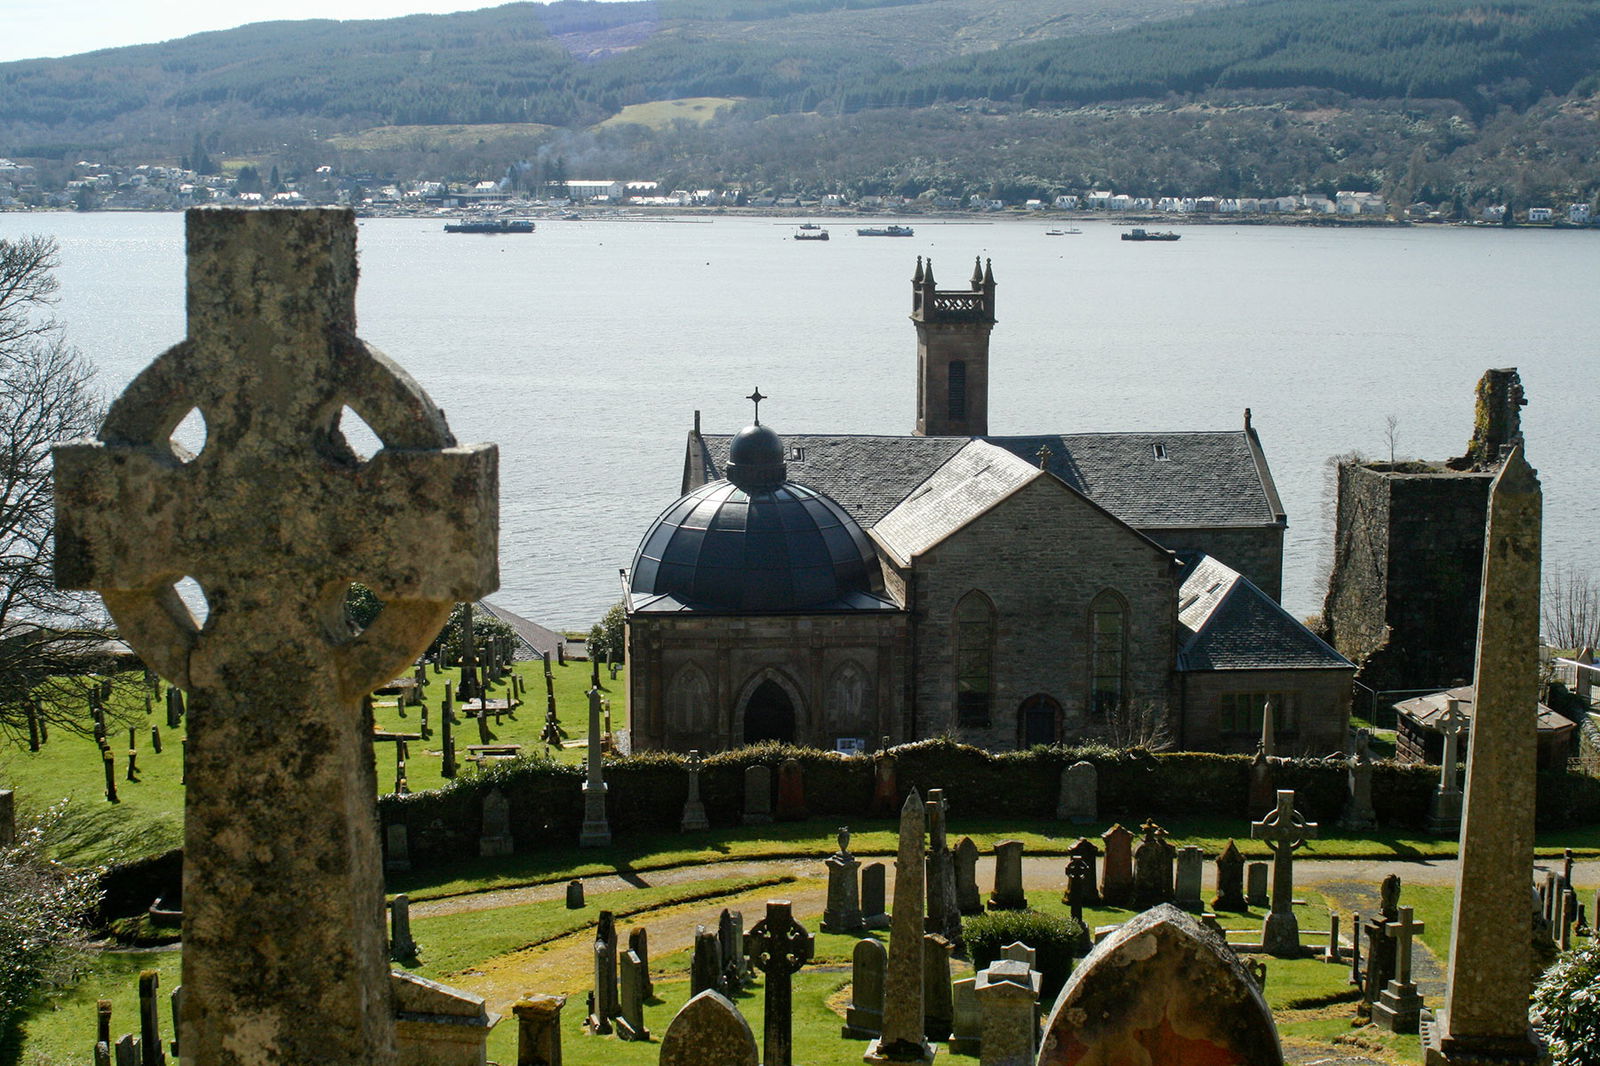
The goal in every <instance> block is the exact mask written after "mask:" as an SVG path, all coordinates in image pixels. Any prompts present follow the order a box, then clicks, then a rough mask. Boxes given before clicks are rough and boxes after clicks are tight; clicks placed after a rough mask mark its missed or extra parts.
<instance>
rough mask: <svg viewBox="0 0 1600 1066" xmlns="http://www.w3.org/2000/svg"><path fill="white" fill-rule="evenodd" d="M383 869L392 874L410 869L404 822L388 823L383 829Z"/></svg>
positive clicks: (408, 837) (409, 851)
mask: <svg viewBox="0 0 1600 1066" xmlns="http://www.w3.org/2000/svg"><path fill="white" fill-rule="evenodd" d="M383 838H384V844H385V845H386V847H385V848H384V855H383V868H384V869H385V870H386V871H389V872H392V873H405V872H406V871H408V870H410V869H411V842H410V836H409V835H408V834H407V832H406V824H405V823H404V822H390V823H389V824H388V825H386V826H385V827H384V829H383Z"/></svg>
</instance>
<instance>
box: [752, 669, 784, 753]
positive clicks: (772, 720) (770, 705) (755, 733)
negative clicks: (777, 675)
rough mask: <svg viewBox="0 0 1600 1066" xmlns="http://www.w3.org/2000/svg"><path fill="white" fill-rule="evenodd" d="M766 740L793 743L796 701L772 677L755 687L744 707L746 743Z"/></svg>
mask: <svg viewBox="0 0 1600 1066" xmlns="http://www.w3.org/2000/svg"><path fill="white" fill-rule="evenodd" d="M763 740H781V741H784V742H785V743H790V744H792V743H794V701H793V700H791V699H789V694H788V693H787V692H785V691H784V690H783V686H782V685H780V684H778V683H777V682H776V681H774V680H772V678H770V677H769V678H767V679H766V680H765V681H763V682H761V684H760V685H758V686H756V690H755V691H754V692H752V693H750V699H749V700H748V701H747V702H746V703H745V705H744V742H745V743H746V744H758V743H760V742H761V741H763Z"/></svg>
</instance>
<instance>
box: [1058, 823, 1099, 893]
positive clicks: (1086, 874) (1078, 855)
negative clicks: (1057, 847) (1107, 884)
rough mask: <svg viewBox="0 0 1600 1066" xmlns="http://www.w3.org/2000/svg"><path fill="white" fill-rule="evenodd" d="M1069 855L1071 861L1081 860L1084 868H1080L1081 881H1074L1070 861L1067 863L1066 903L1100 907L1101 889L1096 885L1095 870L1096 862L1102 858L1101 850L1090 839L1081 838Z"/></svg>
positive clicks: (1074, 843)
mask: <svg viewBox="0 0 1600 1066" xmlns="http://www.w3.org/2000/svg"><path fill="white" fill-rule="evenodd" d="M1067 855H1068V856H1070V858H1071V859H1077V860H1079V861H1080V862H1081V863H1082V866H1081V867H1080V876H1079V879H1078V880H1077V881H1074V880H1073V878H1072V863H1071V861H1070V859H1069V861H1068V863H1067V895H1066V897H1064V899H1065V902H1067V903H1072V902H1073V901H1074V900H1076V901H1077V904H1078V906H1080V907H1098V906H1100V889H1099V887H1098V885H1097V883H1096V879H1095V868H1094V867H1095V860H1097V859H1099V858H1100V849H1099V848H1097V847H1095V844H1094V841H1092V840H1090V839H1089V838H1088V837H1079V838H1078V839H1077V840H1076V841H1074V842H1073V845H1072V847H1070V848H1068V849H1067Z"/></svg>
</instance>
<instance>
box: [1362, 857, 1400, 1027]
mask: <svg viewBox="0 0 1600 1066" xmlns="http://www.w3.org/2000/svg"><path fill="white" fill-rule="evenodd" d="M1400 887H1401V886H1400V876H1399V875H1398V874H1389V875H1388V876H1387V877H1385V878H1384V879H1383V882H1382V884H1381V885H1380V886H1379V888H1378V914H1377V916H1376V917H1374V918H1372V919H1371V920H1370V921H1368V922H1367V925H1366V934H1367V969H1366V973H1365V975H1364V976H1363V978H1362V985H1361V998H1362V1001H1363V1002H1364V1003H1366V1004H1368V1005H1371V1004H1373V1003H1376V1002H1377V1001H1378V997H1379V996H1381V995H1382V994H1383V990H1384V988H1385V987H1386V986H1387V985H1388V984H1389V982H1390V981H1392V980H1393V979H1394V976H1395V973H1396V972H1397V971H1396V969H1395V964H1396V961H1397V958H1396V953H1397V948H1398V945H1399V942H1398V941H1397V940H1396V939H1395V938H1394V937H1391V936H1390V935H1389V926H1390V925H1391V924H1393V923H1394V922H1397V921H1399V920H1400Z"/></svg>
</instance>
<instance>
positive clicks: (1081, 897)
mask: <svg viewBox="0 0 1600 1066" xmlns="http://www.w3.org/2000/svg"><path fill="white" fill-rule="evenodd" d="M1093 887H1094V864H1093V863H1092V862H1090V861H1089V860H1088V859H1086V858H1084V857H1083V856H1082V855H1073V856H1071V857H1070V858H1068V859H1067V891H1066V892H1065V893H1064V894H1063V895H1062V897H1061V899H1062V902H1063V903H1065V904H1066V905H1067V906H1068V907H1070V908H1071V910H1072V918H1073V920H1074V921H1078V922H1081V921H1083V908H1085V907H1087V906H1089V904H1088V902H1087V900H1088V899H1089V898H1090V895H1091V892H1092V890H1093Z"/></svg>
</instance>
